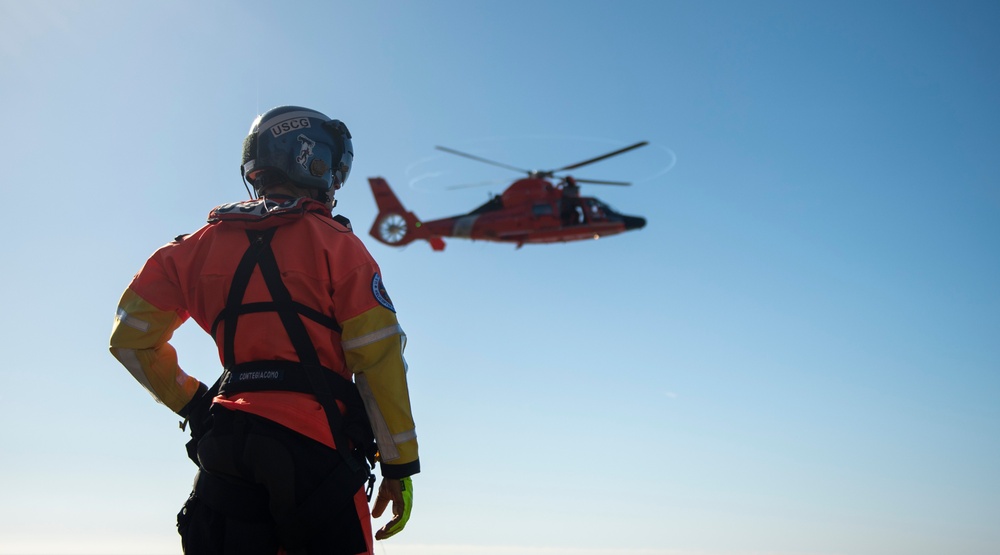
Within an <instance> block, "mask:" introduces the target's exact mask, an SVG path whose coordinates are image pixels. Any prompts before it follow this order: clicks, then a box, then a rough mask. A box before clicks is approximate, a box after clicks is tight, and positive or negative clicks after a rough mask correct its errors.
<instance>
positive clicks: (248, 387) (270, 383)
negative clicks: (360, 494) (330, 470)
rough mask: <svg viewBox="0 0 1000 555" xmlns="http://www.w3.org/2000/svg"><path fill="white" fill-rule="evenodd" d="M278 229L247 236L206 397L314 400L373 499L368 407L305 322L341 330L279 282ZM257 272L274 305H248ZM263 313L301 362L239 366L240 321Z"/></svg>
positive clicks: (214, 326) (372, 448) (222, 320)
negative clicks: (267, 395) (325, 359)
mask: <svg viewBox="0 0 1000 555" xmlns="http://www.w3.org/2000/svg"><path fill="white" fill-rule="evenodd" d="M276 230H277V227H272V228H269V229H266V230H247V231H246V234H247V237H248V239H249V240H250V246H249V247H248V248H247V250H246V252H245V253H244V254H243V257H242V259H241V260H240V262H239V265H238V266H237V268H236V272H235V274H234V275H233V281H232V283H231V285H230V288H229V296H228V297H227V299H226V306H225V308H224V309H223V310H222V312H220V313H219V315H218V317H217V318H216V319H215V322H213V324H212V329H211V333H212V337H217V332H218V327H219V324H224V325H223V329H222V334H223V337H222V353H223V360H222V362H223V366H224V370H223V372H222V375H221V376H220V377H219V380H218V381H217V382H216V384H215V385H214V386H213V387H212V389H210V390H209V397H208V398H209V399H211V398H212V397H214V395H215V394H216V393H218V394H221V395H227V396H228V395H233V394H237V393H243V392H249V391H295V392H300V393H308V394H312V395H314V396H315V397H316V399H317V401H319V403H320V405H322V406H323V410H324V412H326V418H327V421H328V423H329V425H330V432H331V433H332V434H333V441H334V444H335V445H336V447H337V451H338V452H339V453H340V454H341V457H342V458H343V460H344V462H345V463H346V464H347V465H348V467H349V468H350V470H351V471H352V473H356V474H361V473H366V474H368V489H369V495H370V490H371V487H372V485H373V483H374V475H372V474H371V473H370V472H369V468H374V460H375V451H376V446H375V439H374V434H373V433H372V430H371V425H370V424H369V422H368V418H367V413H366V412H365V407H364V402H363V401H362V399H361V395H360V394H359V393H358V389H357V386H355V384H354V383H353V382H351V381H350V380H347V379H345V378H343V377H342V376H340V375H339V374H337V373H336V372H334V371H332V370H330V369H329V368H325V367H323V366H322V365H321V364H320V361H319V355H318V354H317V353H316V347H315V345H314V344H313V342H312V339H311V338H310V337H309V333H308V331H307V330H306V326H305V323H304V322H303V320H302V319H303V318H308V319H310V320H312V321H313V322H316V323H318V324H320V325H322V326H324V327H326V328H329V329H331V330H334V331H336V332H337V333H340V332H341V331H342V330H341V327H340V325H339V324H338V323H337V321H336V319H334V318H332V317H330V316H327V315H325V314H323V313H322V312H320V311H318V310H316V309H314V308H312V307H309V306H306V305H304V304H302V303H300V302H297V301H295V300H294V299H293V298H292V295H291V293H290V292H289V291H288V287H286V286H285V283H284V282H283V281H282V279H281V271H280V270H279V268H278V263H277V260H276V259H275V256H274V251H273V250H272V249H271V240H272V238H273V237H274V234H275V231H276ZM255 268H260V274H261V276H262V277H263V279H264V283H265V284H266V285H267V289H268V292H269V293H270V295H271V301H268V302H254V303H244V302H243V297H244V295H245V294H246V290H247V286H248V285H249V283H250V278H251V277H252V276H253V273H254V269H255ZM260 312H277V313H278V316H279V318H280V319H281V323H282V326H283V327H284V328H285V332H286V333H287V334H288V337H289V339H290V340H291V342H292V345H293V346H294V348H295V353H296V354H297V355H298V358H299V361H298V362H294V361H282V360H262V361H253V362H243V363H236V349H235V342H236V328H237V324H238V323H239V318H240V316H243V315H245V314H253V313H260ZM213 390H214V391H213ZM338 400H340V401H341V402H342V403H344V405H345V407H346V409H347V410H346V414H345V415H341V413H340V409H339V407H338V405H337V401H338ZM352 446H353V448H352ZM363 461H367V463H368V468H365V467H364V464H363Z"/></svg>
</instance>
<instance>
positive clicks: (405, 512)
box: [372, 477, 413, 540]
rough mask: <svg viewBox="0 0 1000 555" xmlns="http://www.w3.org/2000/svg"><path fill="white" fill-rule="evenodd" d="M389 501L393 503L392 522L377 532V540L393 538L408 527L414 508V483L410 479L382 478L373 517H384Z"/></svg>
mask: <svg viewBox="0 0 1000 555" xmlns="http://www.w3.org/2000/svg"><path fill="white" fill-rule="evenodd" d="M389 501H392V520H390V521H389V522H388V523H386V525H385V526H383V527H382V528H380V529H379V531H378V532H375V539H376V540H384V539H386V538H391V537H392V536H395V535H396V534H398V533H399V532H400V531H402V530H403V528H405V527H406V521H408V520H410V509H411V508H412V507H413V481H412V480H411V479H410V478H409V477H406V478H402V479H400V480H397V479H395V478H382V483H381V484H379V487H378V495H377V496H375V506H374V507H373V508H372V516H373V517H375V518H378V517H380V516H382V512H383V511H385V508H386V505H388V504H389Z"/></svg>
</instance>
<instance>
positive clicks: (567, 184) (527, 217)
mask: <svg viewBox="0 0 1000 555" xmlns="http://www.w3.org/2000/svg"><path fill="white" fill-rule="evenodd" d="M647 144H648V143H647V142H646V141H642V142H639V143H636V144H634V145H630V146H627V147H625V148H622V149H619V150H616V151H614V152H609V153H607V154H602V155H601V156H597V157H594V158H590V159H588V160H584V161H583V162H578V163H576V164H570V165H568V166H563V167H561V168H559V169H557V170H546V171H537V170H524V169H521V168H517V167H514V166H509V165H507V164H503V163H500V162H495V161H493V160H487V159H485V158H480V157H478V156H474V155H472V154H467V153H464V152H459V151H457V150H452V149H450V148H445V147H441V146H439V147H437V148H438V149H439V150H442V151H444V152H449V153H451V154H457V155H459V156H464V157H466V158H471V159H473V160H477V161H479V162H484V163H487V164H491V165H494V166H499V167H502V168H506V169H510V170H514V171H517V172H521V173H525V174H527V177H526V178H523V179H519V180H517V181H515V182H514V183H513V184H511V185H510V186H509V187H507V189H506V190H505V191H504V192H503V193H502V194H500V195H496V196H494V197H493V198H491V199H490V200H489V201H488V202H487V203H486V204H483V205H482V206H479V207H478V208H476V209H475V210H472V211H471V212H468V213H466V214H460V215H457V216H451V217H447V218H441V219H438V220H432V221H422V220H420V219H419V218H417V217H416V215H414V214H413V212H410V211H408V210H406V209H405V208H403V204H402V203H401V202H400V201H399V199H398V198H397V197H396V195H395V193H393V191H392V189H391V188H390V187H389V184H388V183H387V182H386V180H385V179H383V178H381V177H370V178H368V182H369V184H370V185H371V188H372V193H373V194H374V195H375V203H376V204H377V205H378V209H379V213H378V215H377V216H376V217H375V223H374V224H373V225H372V228H371V230H370V231H369V233H370V234H371V236H372V237H374V238H375V239H377V240H379V241H381V242H382V243H385V244H386V245H390V246H393V247H401V246H404V245H407V244H409V243H411V242H413V241H415V240H417V239H424V240H426V241H427V242H429V243H430V244H431V248H432V249H434V250H436V251H440V250H444V239H443V238H444V237H459V238H463V239H472V240H482V241H497V242H503V243H513V244H515V245H517V246H518V247H521V246H522V245H524V244H525V243H556V242H566V241H579V240H583V239H598V238H600V237H606V236H608V235H615V234H618V233H623V232H625V231H630V230H633V229H642V228H643V227H644V226H645V225H646V219H645V218H642V217H640V216H627V215H624V214H620V213H618V212H616V211H614V210H612V209H611V207H609V206H608V205H607V204H605V203H603V202H601V201H600V200H598V199H597V198H594V197H584V196H580V186H579V184H580V183H589V184H598V185H618V186H625V185H630V183H627V182H624V181H603V180H593V179H579V178H573V177H570V176H568V175H567V176H556V175H555V174H556V173H559V172H565V171H569V170H574V169H576V168H580V167H582V166H586V165H588V164H593V163H594V162H599V161H601V160H605V159H607V158H610V157H612V156H617V155H619V154H622V153H625V152H628V151H630V150H633V149H636V148H639V147H641V146H645V145H647ZM550 179H553V180H556V182H555V183H553V182H552V181H549V180H550Z"/></svg>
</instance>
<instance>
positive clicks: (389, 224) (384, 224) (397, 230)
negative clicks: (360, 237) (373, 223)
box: [378, 214, 409, 245]
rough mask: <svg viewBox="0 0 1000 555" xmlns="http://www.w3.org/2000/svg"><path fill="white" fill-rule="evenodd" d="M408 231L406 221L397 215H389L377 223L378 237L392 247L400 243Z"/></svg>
mask: <svg viewBox="0 0 1000 555" xmlns="http://www.w3.org/2000/svg"><path fill="white" fill-rule="evenodd" d="M408 231H409V228H408V227H407V226H406V219H405V218H403V217H402V216H400V215H399V214H389V215H387V216H385V217H384V218H382V219H381V220H379V223H378V234H379V237H381V238H382V240H383V241H385V242H386V243H389V244H393V245H394V244H396V243H399V242H400V241H402V240H403V238H404V237H406V233H407V232H408Z"/></svg>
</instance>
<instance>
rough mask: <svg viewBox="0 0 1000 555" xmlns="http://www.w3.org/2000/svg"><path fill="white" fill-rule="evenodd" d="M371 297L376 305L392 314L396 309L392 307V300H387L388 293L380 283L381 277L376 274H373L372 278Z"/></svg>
mask: <svg viewBox="0 0 1000 555" xmlns="http://www.w3.org/2000/svg"><path fill="white" fill-rule="evenodd" d="M372 295H374V296H375V300H376V301H378V304H380V305H382V306H384V307H386V308H388V309H389V310H391V311H392V312H393V313H395V312H396V307H394V306H392V300H390V299H389V292H388V291H386V290H385V284H383V283H382V276H380V275H379V274H378V272H375V277H373V278H372Z"/></svg>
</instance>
